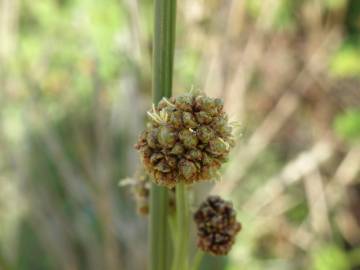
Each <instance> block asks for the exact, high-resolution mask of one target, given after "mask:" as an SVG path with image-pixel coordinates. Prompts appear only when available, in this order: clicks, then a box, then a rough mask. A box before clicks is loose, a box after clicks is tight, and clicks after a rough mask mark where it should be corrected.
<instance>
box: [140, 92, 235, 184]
mask: <svg viewBox="0 0 360 270" xmlns="http://www.w3.org/2000/svg"><path fill="white" fill-rule="evenodd" d="M148 114H149V116H150V117H149V118H150V122H149V123H148V124H147V128H146V130H145V131H144V132H143V133H142V134H141V135H140V137H139V139H138V142H137V144H136V145H135V147H136V149H138V151H139V153H140V155H141V159H142V162H143V164H144V167H145V169H146V171H147V172H148V173H149V174H150V175H151V176H152V177H153V179H154V181H155V182H156V183H157V184H159V185H164V186H167V187H169V188H172V187H174V186H175V185H176V183H178V182H184V183H187V184H191V183H194V182H198V181H201V180H211V179H213V178H216V176H217V173H218V171H219V169H220V167H221V165H222V163H224V161H225V160H227V157H228V155H229V151H230V149H231V148H232V147H233V146H234V140H233V137H232V134H231V133H232V127H231V126H230V125H229V123H228V117H227V115H226V114H225V112H224V110H223V102H222V100H221V99H217V98H215V99H213V98H209V97H207V96H206V95H204V94H184V95H181V96H178V97H176V98H174V97H172V98H170V99H169V100H167V99H163V100H161V101H160V102H159V104H158V105H157V106H153V109H152V112H148Z"/></svg>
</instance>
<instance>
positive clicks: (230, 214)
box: [194, 196, 241, 256]
mask: <svg viewBox="0 0 360 270" xmlns="http://www.w3.org/2000/svg"><path fill="white" fill-rule="evenodd" d="M194 220H195V223H196V227H197V235H198V242H197V244H198V247H199V248H200V249H201V250H203V251H204V252H208V253H210V254H212V255H215V256H220V255H226V254H227V253H228V252H229V251H230V249H231V247H232V245H233V244H234V242H235V237H236V234H237V233H238V232H239V231H240V230H241V224H240V223H239V222H237V221H236V213H235V210H234V209H233V206H232V204H231V203H230V202H226V201H224V200H222V199H221V198H220V197H218V196H209V197H208V198H207V199H206V201H205V202H203V203H202V204H201V206H200V207H199V209H198V210H197V211H196V213H195V214H194Z"/></svg>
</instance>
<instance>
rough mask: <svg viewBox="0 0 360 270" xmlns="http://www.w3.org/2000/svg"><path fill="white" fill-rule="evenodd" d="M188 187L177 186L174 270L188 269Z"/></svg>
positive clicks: (180, 184) (181, 184)
mask: <svg viewBox="0 0 360 270" xmlns="http://www.w3.org/2000/svg"><path fill="white" fill-rule="evenodd" d="M188 208H189V207H188V198H187V193H186V186H185V184H184V183H179V184H177V185H176V221H177V226H176V228H177V242H176V247H175V257H174V263H173V269H174V270H187V269H188V241H189V209H188Z"/></svg>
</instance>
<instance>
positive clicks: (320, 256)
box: [0, 0, 360, 270]
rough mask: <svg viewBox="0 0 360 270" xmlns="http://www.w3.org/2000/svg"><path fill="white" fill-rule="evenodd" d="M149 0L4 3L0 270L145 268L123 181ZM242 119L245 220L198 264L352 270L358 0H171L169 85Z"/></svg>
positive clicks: (358, 220)
mask: <svg viewBox="0 0 360 270" xmlns="http://www.w3.org/2000/svg"><path fill="white" fill-rule="evenodd" d="M152 8H153V3H152V1H150V0H142V1H137V0H103V1H91V0H41V1H30V0H0V269H1V270H55V269H71V270H73V269H90V270H91V269H96V270H98V269H108V270H112V269H131V270H134V269H145V268H146V254H147V250H146V249H147V245H146V238H147V236H146V222H147V221H146V218H142V217H138V216H137V215H136V211H135V210H136V209H135V208H136V207H135V206H134V200H133V199H132V198H131V194H130V192H129V191H128V189H127V188H119V187H118V182H119V180H120V179H123V178H125V177H128V176H131V175H133V174H134V173H135V171H136V170H137V169H138V158H137V155H136V153H135V151H134V150H133V147H132V145H133V143H134V142H135V140H136V137H137V134H138V132H139V130H141V128H142V126H143V123H144V117H145V112H146V110H147V109H148V108H149V107H150V104H151V51H152V43H151V37H152V21H153V18H152V11H153V10H152ZM191 87H194V88H195V89H200V90H202V91H205V92H206V93H208V94H209V95H211V96H217V97H222V98H224V100H225V104H226V110H227V111H228V112H229V114H230V115H231V116H232V120H236V121H239V122H240V123H241V125H242V127H241V130H240V132H239V133H241V134H240V135H239V136H238V138H239V139H238V142H239V143H238V148H237V149H236V150H235V151H234V153H233V157H232V158H231V160H230V161H229V163H228V164H227V166H226V168H224V176H223V180H222V181H221V182H219V183H216V184H202V185H201V186H200V187H197V188H196V190H195V191H194V196H193V197H194V200H193V207H196V205H197V204H198V203H199V201H201V199H203V198H204V196H205V194H206V193H207V192H208V191H212V192H214V193H217V194H222V195H223V196H225V197H227V198H230V199H232V200H233V202H234V205H235V206H236V208H237V209H238V211H239V219H240V220H241V221H242V223H243V231H242V232H241V233H240V235H239V237H238V240H237V243H236V246H235V247H234V249H233V251H232V252H231V254H230V255H229V256H228V257H226V258H211V257H206V259H205V260H204V262H203V265H202V269H206V270H211V269H213V270H220V269H224V270H237V269H251V270H256V269H277V270H280V269H289V270H290V269H291V270H296V269H299V270H300V269H309V270H325V269H326V270H355V269H360V212H359V210H360V182H359V180H360V175H359V169H360V165H359V164H360V146H359V143H360V140H359V138H360V92H359V91H360V2H359V1H358V0H297V1H292V0H241V1H239V0H226V1H216V0H183V1H178V27H177V45H176V60H175V89H174V91H175V93H181V92H184V91H188V90H189V89H190V88H191Z"/></svg>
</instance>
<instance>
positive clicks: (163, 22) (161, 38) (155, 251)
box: [149, 0, 176, 270]
mask: <svg viewBox="0 0 360 270" xmlns="http://www.w3.org/2000/svg"><path fill="white" fill-rule="evenodd" d="M154 17H155V21H154V27H155V29H154V52H153V63H154V66H153V102H154V103H155V104H156V103H158V102H159V101H160V100H161V98H162V97H170V96H171V92H172V73H173V61H174V60H173V59H174V44H175V22H176V0H155V16H154ZM167 207H168V191H167V189H166V188H164V187H160V186H157V185H155V184H152V185H151V190H150V222H149V234H150V240H149V269H150V270H167V269H168V267H167V262H168V258H167V257H168V253H167V247H168V234H169V233H168V226H167Z"/></svg>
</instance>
